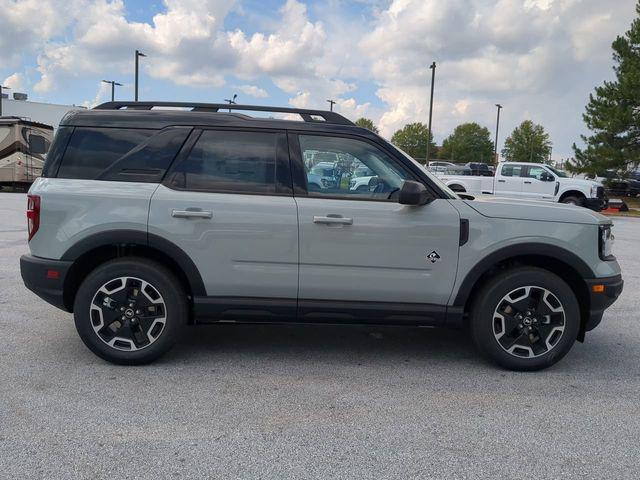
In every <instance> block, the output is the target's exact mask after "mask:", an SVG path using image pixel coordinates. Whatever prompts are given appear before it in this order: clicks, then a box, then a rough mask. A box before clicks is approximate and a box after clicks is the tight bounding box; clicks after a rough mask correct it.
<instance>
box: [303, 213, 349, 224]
mask: <svg viewBox="0 0 640 480" xmlns="http://www.w3.org/2000/svg"><path fill="white" fill-rule="evenodd" d="M313 223H320V224H323V225H353V218H346V217H343V216H342V215H333V214H329V215H327V216H326V217H319V216H314V217H313Z"/></svg>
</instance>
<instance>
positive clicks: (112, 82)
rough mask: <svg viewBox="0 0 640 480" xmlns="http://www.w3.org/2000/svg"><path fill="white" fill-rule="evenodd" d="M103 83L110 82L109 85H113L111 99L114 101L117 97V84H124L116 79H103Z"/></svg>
mask: <svg viewBox="0 0 640 480" xmlns="http://www.w3.org/2000/svg"><path fill="white" fill-rule="evenodd" d="M102 83H108V84H109V85H111V101H112V102H113V100H114V99H115V90H116V85H118V86H119V87H121V86H122V84H121V83H118V82H116V81H115V80H102Z"/></svg>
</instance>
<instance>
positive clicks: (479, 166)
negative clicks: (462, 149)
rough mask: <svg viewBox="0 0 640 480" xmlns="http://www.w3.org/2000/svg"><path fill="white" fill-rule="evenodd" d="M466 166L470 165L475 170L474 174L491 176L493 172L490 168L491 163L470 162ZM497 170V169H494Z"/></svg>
mask: <svg viewBox="0 0 640 480" xmlns="http://www.w3.org/2000/svg"><path fill="white" fill-rule="evenodd" d="M465 166H467V167H469V168H470V169H471V171H472V172H473V175H480V176H482V177H491V176H493V172H492V171H491V170H490V169H489V165H488V164H486V163H481V162H469V163H467V164H466V165H465ZM494 171H495V169H494Z"/></svg>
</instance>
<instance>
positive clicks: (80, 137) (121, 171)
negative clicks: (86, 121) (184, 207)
mask: <svg viewBox="0 0 640 480" xmlns="http://www.w3.org/2000/svg"><path fill="white" fill-rule="evenodd" d="M190 131H191V129H190V128H186V127H170V128H167V129H164V130H161V131H157V130H148V129H125V128H86V127H76V128H75V129H74V131H73V133H72V134H71V138H70V139H69V141H68V144H67V148H66V150H65V153H64V156H63V157H62V161H61V162H60V168H59V169H58V173H57V177H58V178H74V179H85V180H110V181H128V182H160V181H161V180H162V177H163V176H164V173H165V172H166V170H167V168H168V167H169V166H170V164H171V162H172V161H173V159H174V157H175V156H176V154H177V153H178V151H179V150H180V148H181V147H182V144H183V143H184V141H185V140H186V138H187V136H188V135H189V132H190Z"/></svg>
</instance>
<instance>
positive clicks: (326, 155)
mask: <svg viewBox="0 0 640 480" xmlns="http://www.w3.org/2000/svg"><path fill="white" fill-rule="evenodd" d="M299 140H300V148H301V150H302V158H304V159H305V160H304V163H305V172H306V176H307V190H308V192H309V196H314V197H338V198H345V199H369V200H383V201H384V200H394V199H395V198H396V197H397V192H398V191H399V190H400V187H401V186H402V182H403V181H404V180H405V179H408V178H411V177H410V175H409V174H408V172H407V171H406V170H405V169H404V168H403V167H401V166H400V165H399V164H398V163H397V162H396V161H395V160H393V159H392V158H391V157H390V156H389V155H387V154H386V153H384V152H383V151H381V150H379V149H378V148H377V147H375V146H373V145H371V144H370V143H368V142H364V141H361V140H356V139H352V138H342V137H328V136H316V135H300V136H299Z"/></svg>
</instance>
